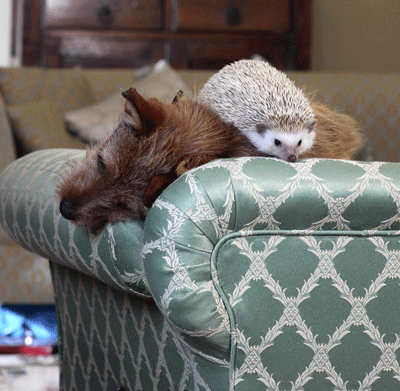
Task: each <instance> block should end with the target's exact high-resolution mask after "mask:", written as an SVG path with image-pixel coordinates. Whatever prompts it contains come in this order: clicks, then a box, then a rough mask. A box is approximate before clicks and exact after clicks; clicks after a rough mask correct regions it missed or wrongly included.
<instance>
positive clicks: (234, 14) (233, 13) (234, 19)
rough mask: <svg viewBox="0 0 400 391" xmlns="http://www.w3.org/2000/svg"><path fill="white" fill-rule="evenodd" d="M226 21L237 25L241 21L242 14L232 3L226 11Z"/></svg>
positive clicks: (231, 24) (230, 24)
mask: <svg viewBox="0 0 400 391" xmlns="http://www.w3.org/2000/svg"><path fill="white" fill-rule="evenodd" d="M226 22H227V23H228V24H229V26H237V25H239V24H240V23H242V15H241V14H240V11H239V10H238V9H237V8H236V7H235V6H234V5H232V4H230V5H229V6H228V9H227V11H226Z"/></svg>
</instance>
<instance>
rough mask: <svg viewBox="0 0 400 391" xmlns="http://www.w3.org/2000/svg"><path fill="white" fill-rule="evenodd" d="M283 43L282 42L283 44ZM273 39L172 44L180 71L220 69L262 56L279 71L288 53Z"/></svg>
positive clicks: (209, 39)
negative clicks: (242, 60)
mask: <svg viewBox="0 0 400 391" xmlns="http://www.w3.org/2000/svg"><path fill="white" fill-rule="evenodd" d="M281 43H282V41H280V44H281ZM280 44H279V45H278V44H277V42H275V40H274V39H273V38H269V39H268V38H264V39H260V37H259V36H257V35H256V36H247V37H246V39H244V38H243V37H242V36H241V35H229V36H224V35H221V34H216V35H214V36H212V37H211V36H208V37H206V36H202V35H200V36H198V37H197V39H196V38H188V39H185V40H178V41H174V42H172V43H171V44H170V52H171V64H172V65H173V66H174V67H176V68H188V69H220V68H222V67H223V66H224V65H226V64H228V63H231V62H233V61H236V60H237V59H238V58H251V57H252V56H253V55H254V54H256V53H262V54H263V56H264V58H266V59H267V60H268V61H270V62H271V63H272V64H273V65H275V66H276V67H278V68H281V69H282V68H284V67H285V60H286V59H285V53H284V51H282V50H281V45H280Z"/></svg>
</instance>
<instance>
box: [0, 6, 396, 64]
mask: <svg viewBox="0 0 400 391" xmlns="http://www.w3.org/2000/svg"><path fill="white" fill-rule="evenodd" d="M13 1H16V0H0V3H1V12H0V37H1V43H0V66H8V65H10V64H11V61H12V59H11V54H10V47H11V12H12V3H13ZM313 1H314V16H313V42H312V50H313V56H312V69H313V70H316V71H322V70H324V71H361V72H362V71H364V72H371V71H373V72H400V1H399V0H385V1H380V0H313Z"/></svg>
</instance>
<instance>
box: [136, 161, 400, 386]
mask: <svg viewBox="0 0 400 391" xmlns="http://www.w3.org/2000/svg"><path fill="white" fill-rule="evenodd" d="M399 210H400V165H398V164H393V163H392V164H390V163H378V162H375V163H364V162H352V161H339V160H317V159H315V160H314V159H310V160H303V161H299V162H298V163H295V164H289V163H286V162H284V161H282V160H277V159H268V158H240V159H226V160H217V161H213V162H211V163H209V164H206V165H204V166H202V167H199V168H197V169H194V170H192V171H190V172H188V173H187V174H186V175H184V176H182V177H180V178H179V179H178V180H177V181H176V182H175V183H173V184H172V185H170V186H169V187H168V188H167V189H166V190H165V191H164V192H163V194H162V195H161V196H160V197H159V198H158V199H157V201H156V202H155V204H154V205H153V207H152V208H151V209H150V211H149V214H148V216H147V219H146V223H145V231H144V249H143V253H144V270H145V274H146V279H147V282H148V285H149V289H150V291H151V293H152V296H153V298H154V299H155V300H156V302H157V304H158V306H159V307H160V308H161V310H162V311H163V313H164V315H165V316H166V317H168V318H169V320H170V321H171V323H172V324H174V325H175V326H176V327H177V329H179V330H180V331H181V333H182V336H183V338H185V339H186V341H187V343H188V344H189V345H190V346H192V348H193V349H195V350H198V351H201V352H203V354H207V355H213V356H214V357H218V358H220V359H222V360H225V359H226V360H227V359H228V358H229V356H230V362H231V363H232V362H234V365H235V360H232V358H233V357H232V355H233V354H234V350H231V349H234V346H237V345H238V344H240V343H242V346H243V345H246V338H245V337H244V336H246V333H244V332H243V330H246V327H247V330H250V331H249V333H250V334H251V335H253V338H256V341H257V342H259V341H260V338H263V341H266V340H267V339H268V338H267V337H268V335H269V334H268V333H269V331H268V330H270V332H272V331H271V330H272V329H270V328H272V327H273V326H274V325H275V322H279V315H277V314H280V313H281V311H280V310H279V306H281V307H282V303H280V304H279V306H275V304H274V300H273V299H272V298H271V297H270V296H271V295H272V296H273V298H276V297H278V296H279V295H282V297H284V292H285V291H283V293H282V291H280V289H281V288H279V281H278V283H277V282H276V280H275V279H273V278H272V277H271V276H272V273H271V271H272V270H275V271H276V273H277V275H278V276H279V275H281V279H284V280H285V282H287V281H289V282H287V284H288V285H287V289H288V290H289V291H290V292H291V294H294V293H296V292H297V290H296V289H297V287H301V283H300V282H302V281H304V280H305V279H308V278H309V277H310V273H313V270H314V269H315V267H316V266H317V265H319V263H318V262H316V256H315V255H313V253H312V251H314V252H316V251H323V250H325V249H324V248H322V249H321V248H320V250H318V243H319V242H320V240H322V238H324V240H327V239H326V238H329V240H328V241H327V242H326V243H327V246H328V247H329V246H330V245H331V243H335V246H336V247H335V248H341V247H340V244H342V245H344V246H345V244H347V242H346V240H345V239H339V238H340V237H341V236H342V235H345V236H351V237H352V238H353V237H354V238H356V239H357V240H354V241H353V242H352V246H353V247H352V250H351V251H352V252H354V253H355V254H358V253H359V249H360V248H361V249H363V248H365V249H366V250H365V251H370V250H371V246H372V245H371V242H370V241H368V243H367V244H365V243H364V240H365V241H367V239H364V237H369V236H371V235H375V236H376V235H378V236H379V235H381V236H388V235H397V234H398V230H399V228H400V214H399V213H400V212H399ZM358 238H359V239H360V240H361V242H360V241H359V240H358ZM283 239H285V240H283ZM396 240H398V239H396ZM307 243H308V244H309V246H308V247H307V246H306V245H307ZM324 243H325V242H324ZM313 245H315V246H316V248H315V249H314V250H313V247H312V246H313ZM347 247H348V249H349V251H350V245H348V246H347ZM301 251H302V252H301ZM338 251H339V250H338ZM298 252H299V254H301V257H300V258H299V259H297V258H296V256H297V255H298V254H297V253H298ZM352 252H350V253H352ZM372 252H375V253H376V251H375V248H374V247H373V250H372ZM356 256H357V257H359V256H360V255H356ZM362 256H365V255H364V254H363V255H362ZM313 257H314V258H315V259H314V258H313ZM357 259H358V258H357ZM317 261H318V260H317ZM268 262H272V264H269V263H268ZM267 269H268V271H267ZM352 272H354V273H355V274H356V275H357V274H360V273H361V272H360V271H359V270H357V269H354V270H353V269H352ZM250 276H252V277H250ZM273 277H274V278H277V277H276V276H273ZM364 277H365V276H364ZM298 278H300V282H299V281H297V280H298ZM322 278H323V277H322ZM250 280H251V282H250ZM278 280H279V278H278ZM368 281H371V279H369V280H368ZM296 282H299V285H296ZM274 284H275V285H274ZM310 284H311V282H310ZM266 286H268V287H269V289H268V292H269V293H265V287H266ZM310 286H311V287H313V285H312V284H311V285H310ZM250 287H251V289H250ZM299 289H300V288H299ZM245 292H248V293H249V295H250V296H251V297H247V296H246V295H247V293H246V294H245ZM250 292H252V293H250ZM271 292H273V293H271ZM268 295H270V296H268ZM258 297H263V298H265V300H266V301H265V304H262V303H259V302H258V300H257V299H258ZM279 297H281V296H279ZM281 301H285V299H283V298H281ZM252 303H253V304H254V306H253V304H252ZM285 305H286V306H288V305H289V304H288V302H287V301H286V302H285ZM296 305H297V304H296ZM287 308H289V307H287ZM257 311H261V313H262V314H263V315H262V319H263V321H262V322H259V321H257V320H256V319H259V318H258V317H257V316H255V312H257ZM242 323H244V324H247V326H243V329H242V328H241V327H239V326H238V325H241V324H242ZM277 332H278V333H280V332H281V331H279V330H278V331H277ZM252 333H255V334H252ZM254 335H255V336H256V337H254ZM247 337H249V336H248V335H247ZM231 339H232V340H231ZM249 340H250V338H249ZM253 341H254V339H252V340H251V342H253ZM247 343H250V342H249V341H247ZM250 345H251V344H250ZM246 346H248V345H246ZM243 349H245V348H243ZM249 349H250V347H249V346H248V349H247V354H249ZM239 353H240V352H239V351H237V354H239ZM247 357H248V356H247ZM236 364H237V363H236ZM231 365H232V364H231ZM236 369H237V370H238V371H239V370H240V368H236ZM246 386H247V387H248V388H247V389H256V388H251V387H249V385H248V383H246Z"/></svg>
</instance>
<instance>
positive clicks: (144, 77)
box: [0, 68, 400, 303]
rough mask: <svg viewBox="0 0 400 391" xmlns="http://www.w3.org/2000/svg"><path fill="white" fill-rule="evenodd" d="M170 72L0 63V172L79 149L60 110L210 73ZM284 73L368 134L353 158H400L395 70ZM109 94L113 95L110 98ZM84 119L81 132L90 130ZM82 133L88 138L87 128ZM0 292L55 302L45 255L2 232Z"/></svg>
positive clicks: (90, 107)
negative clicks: (25, 159)
mask: <svg viewBox="0 0 400 391" xmlns="http://www.w3.org/2000/svg"><path fill="white" fill-rule="evenodd" d="M171 71H172V70H171V69H168V72H167V73H166V74H164V73H163V72H159V73H158V74H157V72H154V69H151V68H147V69H142V70H139V71H138V70H86V69H80V68H75V69H36V68H3V69H0V92H1V95H0V135H1V140H2V143H1V145H0V172H1V171H2V170H3V169H4V168H5V167H6V165H7V164H9V163H10V162H11V161H13V160H14V159H15V158H16V157H17V156H21V155H24V154H26V153H29V152H31V151H34V150H38V149H44V148H58V147H67V148H83V147H84V146H83V144H82V141H81V140H80V139H79V138H78V137H76V136H77V133H80V132H79V130H80V129H79V126H78V130H77V129H76V128H74V127H73V126H72V127H71V123H69V125H70V130H71V129H72V131H73V132H74V133H75V136H73V135H71V134H69V133H68V131H67V126H66V122H65V116H67V117H68V115H70V114H72V118H75V119H76V118H78V119H79V118H84V117H85V116H86V118H87V117H88V115H89V116H90V115H91V114H93V113H95V112H96V110H97V113H98V110H99V107H100V109H102V108H104V110H106V109H108V108H109V109H110V110H111V108H112V105H115V104H116V103H117V104H119V103H118V100H116V99H115V94H117V95H119V92H120V91H122V90H124V89H126V88H128V87H130V86H139V87H140V88H143V91H144V93H145V94H146V95H148V96H150V95H157V94H160V93H161V97H162V98H164V97H165V98H166V99H167V98H168V99H169V98H172V97H173V96H174V94H175V93H176V91H177V90H178V89H180V88H182V86H186V87H187V88H188V89H191V90H196V89H197V90H198V89H200V88H201V86H202V85H203V84H204V82H205V81H206V80H207V79H208V77H209V76H210V75H211V74H212V73H213V72H212V71H179V72H178V73H175V72H174V74H173V75H172V74H171ZM154 75H156V77H154ZM171 75H172V76H171ZM289 76H290V77H291V78H292V79H293V80H294V81H295V82H296V83H297V84H298V85H299V86H304V87H305V88H306V90H308V91H311V92H314V93H315V95H316V96H317V97H318V98H319V99H320V100H322V101H324V102H326V103H329V104H331V105H332V106H334V107H337V108H339V109H341V110H343V111H345V112H347V113H349V114H351V115H353V116H355V117H356V119H357V120H358V122H359V124H360V125H361V126H362V128H363V130H364V132H365V133H366V135H367V136H368V138H369V141H368V143H367V145H366V146H365V148H364V149H363V151H361V153H360V156H359V158H360V159H364V160H382V161H399V157H400V152H399V151H400V135H399V133H398V131H397V130H398V129H399V126H400V113H399V107H400V92H399V86H400V75H397V74H356V73H313V72H310V73H289ZM110 96H112V97H114V98H113V99H111V100H109V99H110V98H109V97H110ZM99 104H100V106H99ZM96 105H97V106H96ZM81 109H84V110H83V111H82V110H81ZM102 110H103V109H102ZM113 110H114V109H113ZM118 114H119V113H118V109H116V110H114V113H113V115H114V116H116V117H112V118H111V121H114V122H116V121H117V118H118ZM74 116H75V117H74ZM69 118H71V117H69ZM103 119H104V118H102V120H103ZM107 120H109V121H110V118H107ZM72 122H73V121H72ZM78 125H79V124H78ZM84 125H85V126H86V128H85V126H82V129H83V133H85V129H86V131H89V133H90V131H91V129H93V128H94V126H92V127H89V129H88V127H87V123H86V124H84ZM80 136H81V137H82V133H81V134H80ZM82 138H83V139H86V140H87V138H88V137H87V133H85V134H84V137H82ZM89 138H90V137H89ZM93 139H94V140H95V139H96V135H93ZM0 297H1V301H2V302H9V303H49V302H52V301H53V300H54V298H53V291H52V285H51V278H50V272H49V267H48V261H47V260H45V259H43V258H41V257H39V256H37V255H34V254H32V253H29V252H27V251H25V250H23V249H21V248H20V247H19V246H17V245H15V244H13V243H12V242H11V241H10V240H9V239H8V238H7V236H6V235H5V234H4V232H1V231H0Z"/></svg>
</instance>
